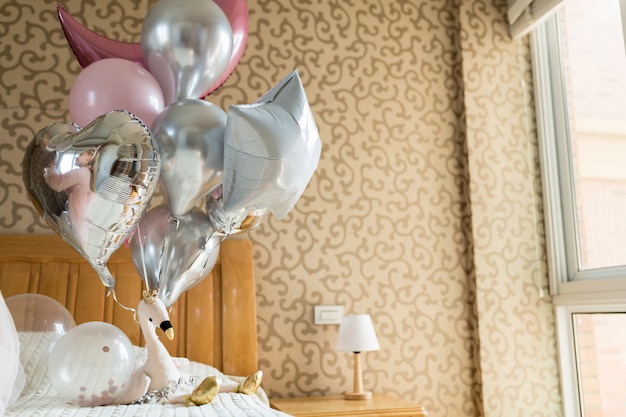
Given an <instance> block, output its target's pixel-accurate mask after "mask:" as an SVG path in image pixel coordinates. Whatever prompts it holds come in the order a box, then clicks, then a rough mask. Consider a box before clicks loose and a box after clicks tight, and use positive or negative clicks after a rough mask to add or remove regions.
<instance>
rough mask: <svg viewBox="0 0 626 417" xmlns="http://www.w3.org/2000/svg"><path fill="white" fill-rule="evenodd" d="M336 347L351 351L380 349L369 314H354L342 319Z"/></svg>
mask: <svg viewBox="0 0 626 417" xmlns="http://www.w3.org/2000/svg"><path fill="white" fill-rule="evenodd" d="M336 349H337V350H344V351H349V352H368V351H370V350H378V349H380V345H379V344H378V339H377V338H376V332H375V331H374V325H373V324H372V319H371V318H370V316H369V314H354V315H349V316H344V317H343V318H342V319H341V324H340V325H339V336H338V337H337V347H336Z"/></svg>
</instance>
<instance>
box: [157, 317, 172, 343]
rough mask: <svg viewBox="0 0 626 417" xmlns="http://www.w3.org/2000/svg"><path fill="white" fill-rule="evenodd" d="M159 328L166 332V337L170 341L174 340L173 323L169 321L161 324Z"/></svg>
mask: <svg viewBox="0 0 626 417" xmlns="http://www.w3.org/2000/svg"><path fill="white" fill-rule="evenodd" d="M159 327H160V328H161V330H163V331H164V332H165V336H167V338H168V339H169V340H174V327H172V323H171V322H170V321H169V320H165V321H163V322H161V324H160V325H159Z"/></svg>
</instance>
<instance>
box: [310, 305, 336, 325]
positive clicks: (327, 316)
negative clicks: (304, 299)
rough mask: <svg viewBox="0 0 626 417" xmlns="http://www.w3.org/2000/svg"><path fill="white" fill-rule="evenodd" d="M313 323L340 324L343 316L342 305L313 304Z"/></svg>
mask: <svg viewBox="0 0 626 417" xmlns="http://www.w3.org/2000/svg"><path fill="white" fill-rule="evenodd" d="M313 309H314V314H315V318H314V323H315V324H340V323H341V318H342V317H343V306H315V307H314V308H313Z"/></svg>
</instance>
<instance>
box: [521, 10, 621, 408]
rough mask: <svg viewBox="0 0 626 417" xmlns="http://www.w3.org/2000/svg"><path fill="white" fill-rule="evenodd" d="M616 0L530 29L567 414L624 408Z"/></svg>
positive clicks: (560, 12) (618, 20)
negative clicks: (531, 30)
mask: <svg viewBox="0 0 626 417" xmlns="http://www.w3.org/2000/svg"><path fill="white" fill-rule="evenodd" d="M623 33H624V32H623V28H622V20H621V11H620V4H619V0H596V1H594V2H589V1H588V0H565V1H564V2H563V3H562V4H561V6H560V8H559V10H558V11H557V13H556V14H555V15H553V16H552V17H551V18H550V19H548V20H547V21H545V22H544V23H543V24H542V25H540V26H539V27H538V28H536V29H535V30H534V31H533V33H532V37H531V39H532V48H533V71H534V74H535V88H536V100H535V101H536V106H537V122H538V131H539V138H540V154H541V157H542V171H543V178H542V181H543V185H544V200H545V211H546V226H547V230H546V236H547V243H548V252H549V263H550V278H551V293H552V295H553V296H554V304H555V309H556V318H557V332H558V334H557V336H558V337H557V340H558V343H559V353H560V362H561V380H562V392H563V402H564V411H565V415H566V417H613V416H626V389H624V387H625V386H626V378H625V377H624V376H626V53H625V49H624V35H623Z"/></svg>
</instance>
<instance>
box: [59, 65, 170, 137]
mask: <svg viewBox="0 0 626 417" xmlns="http://www.w3.org/2000/svg"><path fill="white" fill-rule="evenodd" d="M164 107H165V99H164V98H163V92H162V91H161V87H160V86H159V83H158V82H157V81H156V80H155V79H154V77H153V76H152V74H150V72H148V70H147V69H145V68H143V67H142V66H140V65H138V64H136V63H134V62H131V61H128V60H126V59H122V58H106V59H101V60H99V61H96V62H94V63H93V64H91V65H89V66H87V67H86V68H85V69H83V70H82V71H81V72H80V74H78V77H76V80H74V84H72V88H71V89H70V97H69V110H70V116H71V118H72V121H73V122H74V123H76V124H77V125H78V126H81V127H84V126H87V125H88V124H89V123H91V122H92V121H93V120H94V119H96V118H97V117H99V116H101V115H103V114H105V113H108V112H110V111H114V110H126V111H127V112H129V113H132V114H133V115H135V116H137V117H138V118H139V119H141V121H142V122H143V123H144V124H145V125H146V126H148V127H150V126H151V125H152V122H154V119H155V118H156V117H157V116H158V115H159V113H160V112H161V111H162V110H163V108H164Z"/></svg>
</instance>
